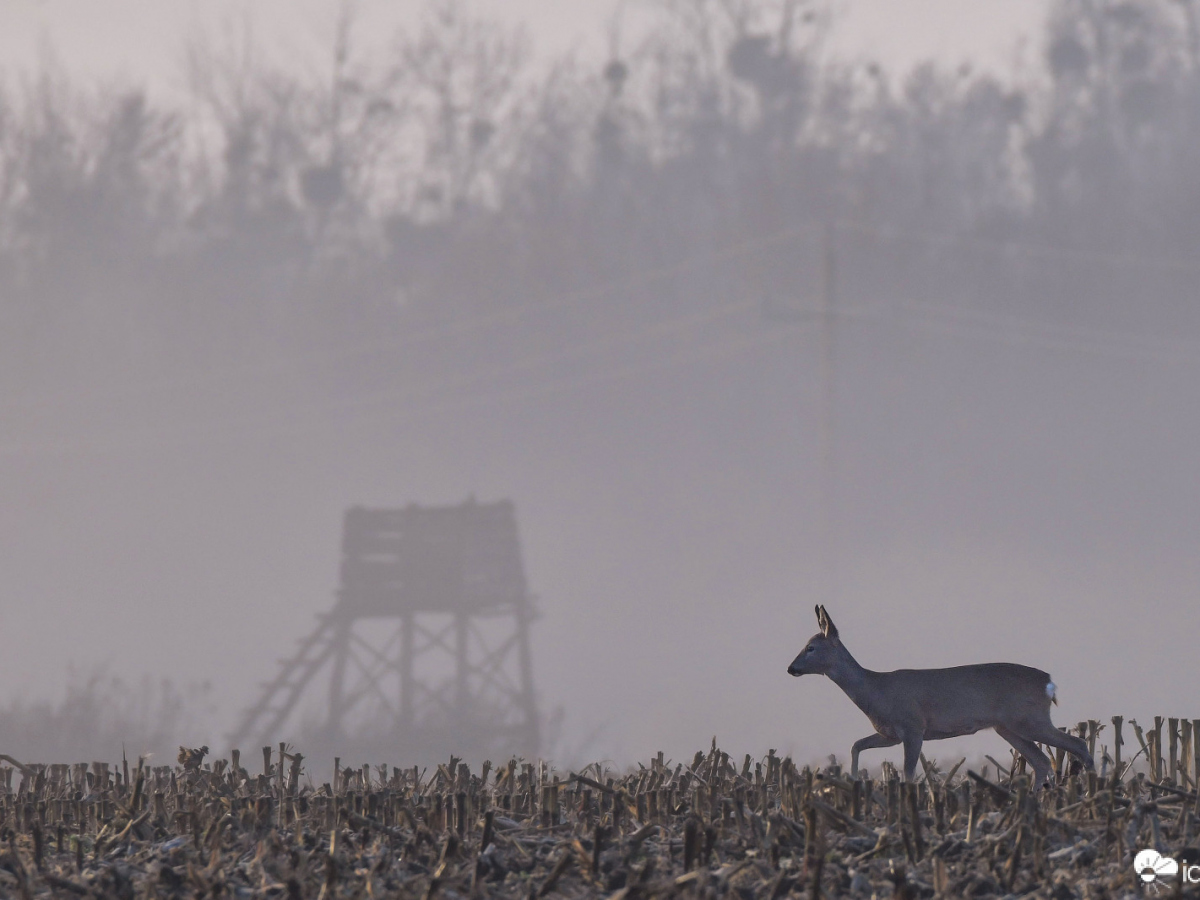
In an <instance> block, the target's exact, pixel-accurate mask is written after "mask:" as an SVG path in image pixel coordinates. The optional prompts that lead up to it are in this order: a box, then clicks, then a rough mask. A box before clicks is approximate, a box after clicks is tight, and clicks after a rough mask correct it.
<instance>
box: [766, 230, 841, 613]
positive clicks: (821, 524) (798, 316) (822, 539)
mask: <svg viewBox="0 0 1200 900" xmlns="http://www.w3.org/2000/svg"><path fill="white" fill-rule="evenodd" d="M763 291H764V300H763V319H764V320H765V321H768V322H780V323H782V322H788V323H801V322H808V323H811V322H814V321H815V322H816V324H817V326H818V328H819V329H820V338H819V340H820V349H819V367H820V373H819V378H820V398H819V404H820V409H819V410H818V419H819V421H818V423H817V431H818V441H819V447H818V453H819V463H818V466H819V475H818V478H819V482H820V483H819V484H818V489H817V515H816V519H817V521H816V525H817V532H818V537H817V541H818V546H817V554H818V557H819V559H818V572H817V579H818V581H819V592H820V594H821V597H822V598H823V600H824V601H825V602H831V601H834V600H836V599H837V594H838V564H837V557H838V541H837V497H836V486H837V317H838V312H837V226H836V225H835V224H834V223H833V222H832V221H830V222H829V223H828V224H827V225H826V226H825V228H824V230H823V232H822V235H821V246H820V302H819V305H818V306H817V308H815V309H814V308H812V307H809V308H803V307H795V306H790V305H776V303H775V302H774V301H773V298H772V297H771V296H770V294H769V291H768V290H767V289H766V288H765V286H764V288H763Z"/></svg>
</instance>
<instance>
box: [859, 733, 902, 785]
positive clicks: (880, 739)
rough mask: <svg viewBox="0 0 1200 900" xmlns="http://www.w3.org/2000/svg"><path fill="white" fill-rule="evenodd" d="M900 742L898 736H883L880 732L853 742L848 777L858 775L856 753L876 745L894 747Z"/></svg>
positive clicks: (872, 748) (873, 747)
mask: <svg viewBox="0 0 1200 900" xmlns="http://www.w3.org/2000/svg"><path fill="white" fill-rule="evenodd" d="M898 743H900V739H899V738H889V737H884V736H883V735H882V734H868V735H867V736H866V737H865V738H861V739H859V740H857V741H855V742H854V746H853V747H851V748H850V777H851V778H857V777H858V754H860V753H862V752H863V751H864V750H874V749H876V748H878V747H895V746H896V745H897V744H898Z"/></svg>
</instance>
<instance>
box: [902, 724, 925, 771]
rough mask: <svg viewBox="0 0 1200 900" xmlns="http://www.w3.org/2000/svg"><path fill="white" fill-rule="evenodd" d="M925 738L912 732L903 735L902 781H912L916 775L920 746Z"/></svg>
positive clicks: (919, 759)
mask: <svg viewBox="0 0 1200 900" xmlns="http://www.w3.org/2000/svg"><path fill="white" fill-rule="evenodd" d="M924 742H925V736H924V735H923V734H921V732H920V731H917V730H915V729H914V730H913V731H911V732H909V733H908V734H905V735H904V780H905V781H912V780H913V779H914V778H915V777H916V774H917V763H919V762H920V761H921V744H923V743H924Z"/></svg>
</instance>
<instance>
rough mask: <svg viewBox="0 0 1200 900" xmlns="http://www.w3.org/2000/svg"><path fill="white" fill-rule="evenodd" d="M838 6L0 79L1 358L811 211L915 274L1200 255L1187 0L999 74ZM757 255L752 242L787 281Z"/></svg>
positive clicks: (31, 380)
mask: <svg viewBox="0 0 1200 900" xmlns="http://www.w3.org/2000/svg"><path fill="white" fill-rule="evenodd" d="M825 9H826V7H825V5H824V4H821V3H817V2H806V0H746V2H743V3H738V4H730V3H726V2H721V0H702V2H686V3H685V2H679V0H661V2H660V4H659V8H658V12H659V17H658V25H657V26H656V27H655V28H653V29H652V31H651V33H650V34H649V35H648V36H647V37H646V38H645V39H644V40H641V41H640V42H638V43H637V44H636V46H629V47H621V46H614V47H613V52H612V56H611V59H610V60H608V61H607V62H606V64H604V65H603V66H601V67H600V68H599V70H598V71H597V70H594V69H593V67H591V66H590V65H585V64H583V63H581V62H579V61H578V60H575V59H572V58H564V59H561V60H557V61H555V62H553V64H552V65H549V66H545V65H543V64H541V63H539V62H537V61H536V60H535V59H534V57H533V55H532V53H531V48H530V47H529V46H528V43H527V41H526V40H525V39H524V38H523V37H522V36H521V34H520V33H519V32H512V31H505V30H504V29H502V28H499V27H497V26H496V25H495V24H494V23H489V22H485V21H482V20H479V19H477V18H476V17H475V16H474V15H473V13H472V10H471V8H470V6H469V4H465V3H459V2H453V0H439V2H434V3H432V4H431V5H430V6H429V7H428V8H427V10H426V11H425V15H424V18H423V21H422V24H421V26H420V27H419V28H418V29H417V30H416V31H415V32H414V33H412V34H407V35H402V36H401V37H400V38H399V39H398V40H397V42H396V43H395V45H394V49H393V51H392V52H391V53H390V54H389V55H386V56H383V57H380V58H376V59H374V60H369V61H368V60H363V59H360V58H358V57H357V56H356V55H355V53H354V50H353V42H352V35H353V23H352V22H350V21H346V22H343V23H342V27H341V28H340V30H339V32H338V34H337V37H336V42H335V47H334V51H335V52H334V65H333V68H332V73H331V77H330V78H329V79H328V80H327V81H326V82H325V83H319V82H317V81H314V80H313V79H310V78H306V77H305V76H303V75H301V74H299V73H296V72H291V71H287V70H281V69H276V68H271V67H269V66H266V65H260V64H258V63H256V62H255V61H254V60H255V57H254V54H253V52H251V51H252V48H236V47H225V48H220V47H212V46H208V47H205V46H197V47H195V48H194V49H193V50H192V52H191V53H190V54H189V57H188V60H187V73H188V77H189V84H190V85H191V87H192V89H193V91H194V98H195V101H196V102H195V103H193V104H191V105H190V106H187V107H186V108H185V107H184V106H182V105H181V106H177V107H171V106H164V105H162V104H158V103H154V102H151V100H150V99H148V97H147V94H146V92H145V91H144V90H142V89H140V88H130V89H126V90H121V91H113V90H91V89H86V88H84V87H82V86H80V85H79V84H77V83H74V82H72V81H71V80H70V79H69V78H67V77H66V76H64V75H63V74H62V73H61V72H57V71H54V70H53V69H47V70H44V71H41V72H38V73H34V74H31V75H29V76H27V77H25V78H10V80H9V82H8V84H7V85H5V86H4V87H3V90H0V315H3V317H4V327H3V328H2V329H0V344H2V346H0V374H2V376H3V378H4V382H5V383H6V384H7V385H9V389H10V392H11V393H15V394H17V395H21V394H28V395H31V396H37V395H39V394H40V393H42V392H45V391H54V390H57V389H61V388H64V387H69V386H71V385H75V384H78V383H81V382H87V383H89V384H96V383H109V382H112V383H117V384H120V383H125V382H128V381H134V382H137V381H142V380H145V379H148V378H157V377H161V376H163V375H164V374H169V373H179V372H193V371H210V370H222V369H225V368H228V367H231V366H237V365H239V364H242V363H245V362H247V361H261V360H263V359H264V358H267V359H272V358H276V357H278V358H281V359H287V358H290V357H293V356H297V355H298V356H303V355H305V354H309V353H311V352H313V351H314V350H319V349H322V348H328V347H336V346H339V345H341V344H344V343H347V342H349V343H353V342H357V341H362V340H365V339H369V338H373V337H377V336H378V335H380V334H390V333H402V332H403V331H404V330H405V329H406V328H409V327H412V326H413V323H418V322H426V321H451V320H454V319H455V318H456V317H461V316H468V315H475V314H478V313H480V312H489V311H495V310H498V309H503V308H505V307H506V305H511V304H514V303H518V302H521V301H522V300H523V299H524V298H528V297H529V296H531V295H552V294H554V293H555V292H563V291H569V290H575V289H578V288H581V287H586V286H588V285H589V284H593V283H597V282H601V281H604V280H607V279H612V278H616V277H620V276H622V275H626V274H629V273H637V272H641V271H645V270H648V269H653V268H654V267H661V266H664V265H669V264H671V263H673V262H677V261H680V260H684V259H689V258H694V257H697V256H703V255H705V254H711V253H713V252H714V251H715V250H719V249H720V248H727V247H730V246H734V245H740V244H744V243H746V242H751V243H752V242H753V241H754V240H756V239H761V238H766V237H769V236H770V235H773V234H779V233H785V232H787V231H788V230H789V229H796V228H806V227H809V226H812V225H814V223H815V224H816V225H817V226H823V225H825V224H828V223H832V224H833V225H834V226H835V227H837V228H839V229H841V234H842V238H841V239H842V240H843V241H844V242H845V245H846V247H847V248H848V249H847V251H846V252H847V253H849V254H853V253H854V252H855V248H856V247H857V248H860V249H863V248H871V247H875V248H877V249H878V248H881V249H879V253H877V254H875V255H874V256H869V254H865V249H864V256H863V260H864V261H863V262H862V263H861V266H860V268H859V269H858V270H857V271H858V272H859V274H860V277H861V279H862V289H863V290H873V289H876V288H879V289H882V288H884V287H886V286H888V285H894V284H896V283H897V282H896V279H897V278H899V279H900V280H901V281H903V279H904V278H911V279H913V281H912V285H913V290H916V291H920V290H922V289H923V287H922V285H923V282H922V281H921V278H922V277H923V276H922V275H921V274H920V271H919V267H915V266H913V267H911V271H910V270H909V269H905V262H906V260H907V261H909V262H911V258H912V256H913V255H914V254H921V253H923V254H931V255H933V256H937V255H938V254H939V253H940V254H943V255H950V256H952V255H954V254H955V253H958V252H959V251H957V250H955V248H953V247H951V248H948V249H946V248H943V249H941V250H939V249H937V247H936V246H934V248H933V249H929V247H928V246H924V245H923V249H922V248H917V249H914V246H915V245H912V246H910V245H906V244H904V243H903V239H904V237H905V236H906V235H908V236H911V235H913V234H930V235H954V236H958V237H962V236H972V237H977V238H979V239H980V240H983V241H991V242H1011V243H1013V244H1015V245H1021V246H1043V245H1044V246H1053V247H1054V248H1056V250H1057V251H1069V250H1076V251H1081V252H1086V253H1095V254H1106V255H1116V256H1128V257H1134V258H1139V259H1144V258H1152V259H1166V260H1171V259H1189V258H1194V257H1195V256H1196V251H1197V250H1198V249H1200V246H1198V242H1200V228H1197V227H1196V226H1197V225H1198V224H1200V168H1198V167H1197V166H1196V164H1195V148H1196V147H1197V146H1200V50H1198V44H1200V39H1198V36H1197V22H1196V8H1195V4H1194V3H1192V2H1181V3H1177V2H1167V0H1154V2H1149V0H1148V2H1136V3H1135V2H1118V0H1056V2H1055V3H1054V4H1053V11H1052V14H1051V15H1050V17H1049V19H1048V22H1047V25H1046V27H1047V29H1048V30H1047V33H1046V36H1045V42H1044V48H1045V51H1044V67H1039V68H1036V69H1035V70H1033V71H1029V72H1025V73H1020V74H1019V77H1018V78H1017V79H1016V81H1015V82H1014V83H1006V82H1002V81H1000V80H998V79H997V78H995V77H992V76H990V75H988V74H983V73H979V72H975V71H972V70H971V69H969V68H966V67H964V68H961V69H959V70H957V71H946V70H944V69H942V68H939V67H938V66H936V65H934V64H932V63H931V64H928V65H924V66H921V67H920V68H918V69H916V70H915V71H914V72H912V73H911V75H909V76H907V77H906V78H905V79H904V80H903V81H902V82H900V83H897V82H896V81H895V80H894V79H893V78H891V77H889V75H888V74H887V73H885V72H884V71H882V70H880V69H879V68H878V67H876V66H873V65H862V64H858V63H851V62H847V61H842V60H838V59H836V58H832V57H830V56H829V55H828V54H827V53H826V50H825V37H826V35H827V33H828V30H829V27H830V21H829V19H828V14H827V13H826V12H825V11H824V10H825ZM889 248H890V249H889ZM773 252H775V256H772V257H771V258H769V259H767V260H766V261H765V262H763V260H761V259H760V260H758V261H757V262H753V261H752V262H746V261H745V260H743V261H742V263H740V265H742V266H743V269H742V271H744V272H748V271H750V269H751V268H752V266H753V265H759V269H758V271H760V272H766V273H767V275H766V276H765V277H767V279H768V280H771V279H774V280H775V281H777V282H779V285H778V287H779V289H780V290H782V291H784V292H786V290H787V282H788V279H789V278H791V277H792V276H791V275H790V274H789V271H790V270H789V269H788V264H787V262H786V251H785V250H779V249H778V248H776V251H773ZM871 259H874V260H875V263H872V262H870V260H871ZM872 265H875V266H876V270H872V268H871V267H872ZM948 265H949V266H950V269H948V270H942V271H941V274H940V275H939V279H940V284H941V285H943V287H944V286H945V285H946V283H947V278H949V279H950V281H953V278H954V276H953V260H950V262H949V263H948ZM987 265H993V266H994V268H995V272H994V273H993V274H995V276H996V277H997V278H1000V279H1003V278H1005V277H1009V276H1007V275H1005V274H1004V272H1005V271H1007V270H1008V269H1011V266H1009V265H1008V264H1007V263H1006V262H1005V260H1004V259H1003V258H1000V259H999V261H998V262H994V263H988V264H987ZM987 265H984V264H982V263H981V264H979V265H975V266H974V267H973V268H971V272H970V274H969V276H964V278H967V279H968V281H966V282H964V285H966V287H964V288H963V289H964V290H968V289H969V290H968V293H971V295H972V296H978V297H980V298H982V300H983V301H986V299H987V298H986V294H987V288H986V287H980V285H986V283H987V282H988V281H989V280H990V278H991V275H990V274H989V273H992V272H993V270H992V269H988V268H987ZM980 266H983V267H982V268H980ZM1168 268H1169V267H1168ZM947 271H949V272H950V273H951V274H950V275H947V274H946V272H947ZM1164 277H1166V278H1167V279H1168V282H1169V283H1165V284H1166V287H1164V292H1165V293H1168V294H1172V296H1173V292H1174V291H1175V287H1176V286H1178V284H1180V283H1183V282H1179V281H1177V280H1174V281H1173V280H1171V279H1172V278H1175V276H1173V275H1170V274H1169V273H1168V275H1166V276H1164ZM1107 283H1108V282H1107V281H1106V280H1105V279H1104V278H1103V277H1098V278H1097V283H1096V290H1097V291H1098V292H1100V293H1103V291H1104V290H1106V289H1107V287H1106V285H1107ZM1143 283H1148V282H1143ZM1047 285H1050V287H1047ZM960 287H961V286H960ZM1037 295H1038V296H1037V298H1036V300H1035V299H1030V301H1029V302H1030V303H1034V302H1037V303H1043V304H1044V303H1053V302H1054V301H1053V290H1052V280H1050V281H1044V282H1043V283H1042V284H1041V286H1040V287H1039V288H1038V291H1037ZM1074 295H1075V294H1074V292H1073V293H1072V296H1074ZM1122 296H1124V295H1122ZM1117 299H1118V300H1119V299H1120V298H1117ZM1114 302H1116V301H1114ZM1059 312H1061V313H1062V314H1064V315H1070V314H1071V310H1069V309H1065V310H1059ZM598 314H599V315H603V312H602V310H601V311H600V312H599V313H598Z"/></svg>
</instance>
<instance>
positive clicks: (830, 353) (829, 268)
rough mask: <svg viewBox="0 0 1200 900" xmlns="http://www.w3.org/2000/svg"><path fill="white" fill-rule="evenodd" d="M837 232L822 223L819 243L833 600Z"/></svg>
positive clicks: (826, 586) (826, 519)
mask: <svg viewBox="0 0 1200 900" xmlns="http://www.w3.org/2000/svg"><path fill="white" fill-rule="evenodd" d="M836 244H837V231H836V226H835V225H834V224H833V223H832V222H830V223H829V224H827V225H826V226H825V231H824V236H823V240H822V246H821V425H820V429H821V494H820V513H819V514H820V517H821V521H820V527H821V580H822V582H823V584H822V589H823V590H824V593H825V598H826V600H828V601H836V600H837V593H838V590H837V588H838V577H837V575H838V573H837V569H838V566H837V515H836V509H837V501H836V497H835V496H834V494H835V487H836V484H837V446H836V431H835V427H836V424H837V423H836V405H837V329H836V327H835V326H836V321H837V312H836V306H837V256H836Z"/></svg>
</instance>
